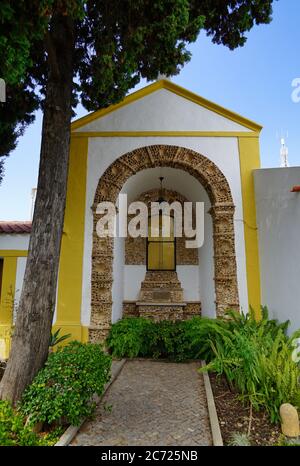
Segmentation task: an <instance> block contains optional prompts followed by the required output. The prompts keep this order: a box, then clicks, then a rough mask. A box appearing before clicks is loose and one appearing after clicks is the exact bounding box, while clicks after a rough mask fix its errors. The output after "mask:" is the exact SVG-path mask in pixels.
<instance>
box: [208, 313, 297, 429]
mask: <svg viewBox="0 0 300 466" xmlns="http://www.w3.org/2000/svg"><path fill="white" fill-rule="evenodd" d="M228 314H229V316H230V317H231V320H229V321H228V330H229V332H224V333H223V334H222V332H220V333H219V334H218V335H216V338H215V339H214V340H213V339H212V340H211V346H212V349H213V352H214V358H213V359H212V360H211V362H210V363H209V364H208V366H206V369H205V370H211V371H214V372H216V373H217V374H224V375H225V376H226V379H227V381H228V383H229V385H230V386H231V387H232V388H236V389H237V390H238V391H239V392H240V393H241V395H242V399H244V400H246V401H249V402H250V403H252V405H253V407H254V408H255V409H257V410H259V409H260V408H261V407H264V408H265V409H266V410H267V411H268V413H269V415H270V418H271V420H272V421H273V422H276V421H279V420H280V417H279V408H280V405H281V404H282V403H292V404H294V405H296V406H298V407H300V392H299V390H300V387H299V377H300V369H299V365H298V364H297V363H295V362H294V361H293V358H292V352H293V349H294V347H293V346H292V341H293V338H288V337H287V336H286V334H285V331H286V329H287V325H288V323H287V322H285V323H284V324H278V323H277V322H276V321H275V320H269V319H268V312H267V309H266V308H264V309H263V316H262V319H261V320H259V321H257V320H256V319H255V318H254V314H253V313H249V314H248V315H247V316H244V315H242V314H239V313H236V312H234V311H230V312H229V313H228Z"/></svg>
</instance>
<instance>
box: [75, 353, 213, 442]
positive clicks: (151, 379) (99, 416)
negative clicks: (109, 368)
mask: <svg viewBox="0 0 300 466" xmlns="http://www.w3.org/2000/svg"><path fill="white" fill-rule="evenodd" d="M199 366H200V364H199V363H195V362H193V363H185V364H176V363H168V362H156V361H147V360H134V361H127V362H126V364H125V366H124V367H123V369H122V371H121V373H120V374H119V376H118V378H117V379H116V380H115V381H114V383H113V384H112V385H111V387H110V388H109V389H108V391H107V392H106V394H105V396H104V398H103V400H102V402H101V405H99V406H98V408H97V410H96V415H95V419H94V420H91V421H86V422H85V424H83V426H82V427H81V429H80V431H79V432H78V434H77V435H76V437H75V438H74V440H73V441H72V445H74V446H75V445H97V446H101V445H103V446H104V445H128V446H132V445H148V446H149V445H153V446H159V445H177V446H179V445H211V444H212V438H211V431H210V424H209V417H208V411H207V403H206V396H205V389H204V383H203V378H202V375H200V374H199V373H197V369H198V368H199ZM105 405H106V407H109V406H111V410H110V409H104V407H103V406H105Z"/></svg>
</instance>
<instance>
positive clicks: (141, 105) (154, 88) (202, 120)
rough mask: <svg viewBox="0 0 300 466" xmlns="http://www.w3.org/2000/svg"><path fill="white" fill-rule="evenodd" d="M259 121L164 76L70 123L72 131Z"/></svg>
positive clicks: (241, 127) (251, 127) (202, 127)
mask: <svg viewBox="0 0 300 466" xmlns="http://www.w3.org/2000/svg"><path fill="white" fill-rule="evenodd" d="M261 129H262V127H261V126H260V125H258V124H257V123H254V122H252V121H251V120H248V119H246V118H244V117H242V116H240V115H238V114H236V113H234V112H232V111H230V110H227V109H225V108H223V107H221V106H219V105H217V104H215V103H213V102H210V101H208V100H206V99H204V98H203V97H200V96H198V95H196V94H194V93H192V92H190V91H188V90H186V89H184V88H182V87H180V86H178V85H176V84H174V83H172V82H170V81H168V80H160V81H157V82H155V83H154V84H151V85H149V86H146V87H144V88H142V89H140V90H139V91H136V92H134V93H132V94H130V95H128V96H127V97H125V99H124V100H123V101H122V102H120V103H118V104H116V105H111V106H110V107H108V108H105V109H102V110H98V111H96V112H93V113H91V114H89V115H87V116H85V117H83V118H80V119H79V120H76V121H75V122H74V123H72V131H75V132H135V131H137V132H149V133H151V132H177V131H178V132H193V131H195V132H196V131H199V132H245V131H247V132H249V131H253V132H259V131H260V130H261Z"/></svg>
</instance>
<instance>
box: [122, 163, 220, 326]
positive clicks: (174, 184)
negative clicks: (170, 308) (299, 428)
mask: <svg viewBox="0 0 300 466" xmlns="http://www.w3.org/2000/svg"><path fill="white" fill-rule="evenodd" d="M160 176H163V177H164V187H165V188H166V189H169V190H175V191H177V192H179V193H180V194H182V195H183V196H185V197H186V198H187V199H188V200H189V201H192V202H204V204H205V207H204V211H205V220H204V222H205V223H204V231H205V240H204V244H203V246H202V247H201V248H200V249H199V257H200V262H199V265H196V266H195V265H178V266H177V273H178V278H179V280H180V282H181V285H182V288H183V291H184V299H185V300H186V301H201V302H202V311H203V314H204V315H210V316H212V317H213V316H215V292H214V280H213V277H214V264H213V237H212V219H211V216H210V214H208V210H209V209H210V207H211V203H210V201H209V198H208V195H207V193H206V191H205V189H204V188H203V186H202V185H201V184H200V183H199V181H198V180H196V179H195V178H194V177H193V176H191V175H190V174H189V173H187V172H186V171H184V170H178V169H174V168H170V167H163V168H160V167H156V168H150V169H146V170H141V171H140V172H138V173H137V174H135V175H133V176H132V177H130V178H129V179H128V180H127V181H126V183H125V184H124V186H123V188H122V190H121V193H122V194H125V193H126V194H127V196H128V204H130V202H133V201H134V200H136V199H137V198H138V197H139V195H140V194H141V193H143V192H146V191H148V190H150V189H154V188H159V186H160V184H159V177H160ZM145 272H146V267H145V266H143V265H140V266H139V265H137V266H136V265H125V281H124V299H125V300H129V301H133V300H136V299H137V298H138V293H139V291H140V286H141V282H142V280H143V279H144V276H145Z"/></svg>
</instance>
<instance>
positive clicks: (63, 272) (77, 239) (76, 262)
mask: <svg viewBox="0 0 300 466" xmlns="http://www.w3.org/2000/svg"><path fill="white" fill-rule="evenodd" d="M87 152H88V139H87V138H76V139H75V138H74V139H73V138H71V148H70V162H69V176H68V191H67V202H66V211H65V221H64V231H63V237H62V245H61V254H60V263H59V277H58V294H57V321H56V323H55V325H54V328H55V329H57V328H61V332H60V333H61V334H66V333H71V334H72V339H76V340H79V341H87V339H88V331H87V328H84V327H82V326H81V298H82V266H83V246H84V226H85V202H86V173H87ZM67 342H68V340H67Z"/></svg>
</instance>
